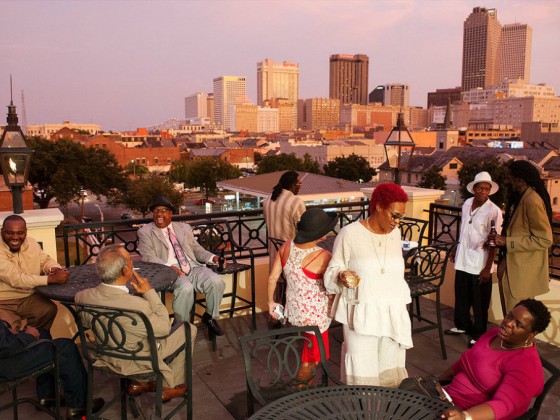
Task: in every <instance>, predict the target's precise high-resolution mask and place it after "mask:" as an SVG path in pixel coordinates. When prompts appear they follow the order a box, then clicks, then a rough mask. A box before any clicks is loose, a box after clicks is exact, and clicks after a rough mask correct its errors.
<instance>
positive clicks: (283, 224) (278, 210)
mask: <svg viewBox="0 0 560 420" xmlns="http://www.w3.org/2000/svg"><path fill="white" fill-rule="evenodd" d="M300 188H301V180H300V177H299V174H298V173H297V172H296V171H286V172H284V173H283V174H282V176H281V177H280V179H279V180H278V184H276V185H275V186H274V188H273V189H272V195H271V196H270V197H269V198H267V199H266V201H265V202H264V208H263V213H264V220H265V221H266V228H267V230H268V237H269V238H275V239H281V240H283V241H291V240H293V239H294V238H295V237H296V224H297V223H298V222H299V219H300V218H301V215H302V214H303V212H304V211H305V203H304V202H303V200H302V199H301V198H299V197H297V194H298V192H299V189H300ZM268 253H269V255H270V257H269V258H270V260H269V262H270V268H271V269H272V265H273V264H274V259H275V258H276V248H275V247H274V245H273V244H272V243H271V242H270V241H269V243H268ZM285 287H286V283H285V281H284V278H281V279H280V280H279V282H278V284H277V287H276V291H275V295H274V297H275V302H281V303H282V304H284V303H285V302H286V289H285Z"/></svg>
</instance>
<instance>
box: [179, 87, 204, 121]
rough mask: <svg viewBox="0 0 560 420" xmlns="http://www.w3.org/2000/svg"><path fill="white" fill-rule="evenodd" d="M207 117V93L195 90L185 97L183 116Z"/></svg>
mask: <svg viewBox="0 0 560 420" xmlns="http://www.w3.org/2000/svg"><path fill="white" fill-rule="evenodd" d="M207 117H208V94H206V93H204V92H197V93H194V94H192V95H190V96H187V97H186V98H185V118H186V119H187V120H188V119H190V118H207Z"/></svg>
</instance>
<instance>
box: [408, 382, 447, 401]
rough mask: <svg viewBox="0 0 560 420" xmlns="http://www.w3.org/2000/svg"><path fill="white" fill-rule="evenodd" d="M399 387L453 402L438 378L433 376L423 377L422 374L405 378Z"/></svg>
mask: <svg viewBox="0 0 560 420" xmlns="http://www.w3.org/2000/svg"><path fill="white" fill-rule="evenodd" d="M399 389H402V390H403V391H411V392H416V393H418V394H422V395H426V396H428V397H430V398H436V399H438V400H441V401H445V402H448V403H451V401H449V398H447V395H445V393H444V392H443V389H442V388H441V384H440V383H439V379H438V378H434V377H432V376H430V377H426V378H422V377H421V376H411V377H409V378H405V379H403V381H402V382H401V384H400V385H399Z"/></svg>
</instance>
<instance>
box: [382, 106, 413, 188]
mask: <svg viewBox="0 0 560 420" xmlns="http://www.w3.org/2000/svg"><path fill="white" fill-rule="evenodd" d="M383 146H384V147H385V154H386V155H387V162H388V163H389V167H390V168H391V169H393V170H394V171H395V184H397V185H401V175H400V172H401V171H403V170H406V169H407V168H408V165H409V163H410V159H411V158H412V153H414V146H415V144H414V140H412V136H411V135H410V133H409V132H408V129H407V128H406V125H405V124H404V119H403V113H402V112H399V115H398V117H397V125H396V126H395V127H393V129H392V130H391V133H390V134H389V137H387V140H385V144H384V145H383Z"/></svg>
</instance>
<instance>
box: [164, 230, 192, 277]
mask: <svg viewBox="0 0 560 420" xmlns="http://www.w3.org/2000/svg"><path fill="white" fill-rule="evenodd" d="M167 233H169V242H171V245H173V251H175V257H177V261H178V262H179V265H180V266H181V270H182V271H183V273H185V275H189V273H190V272H191V265H190V264H189V260H188V259H187V256H186V255H185V251H183V248H181V245H179V241H177V237H176V236H175V234H174V233H173V231H172V230H171V229H170V228H167Z"/></svg>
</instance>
